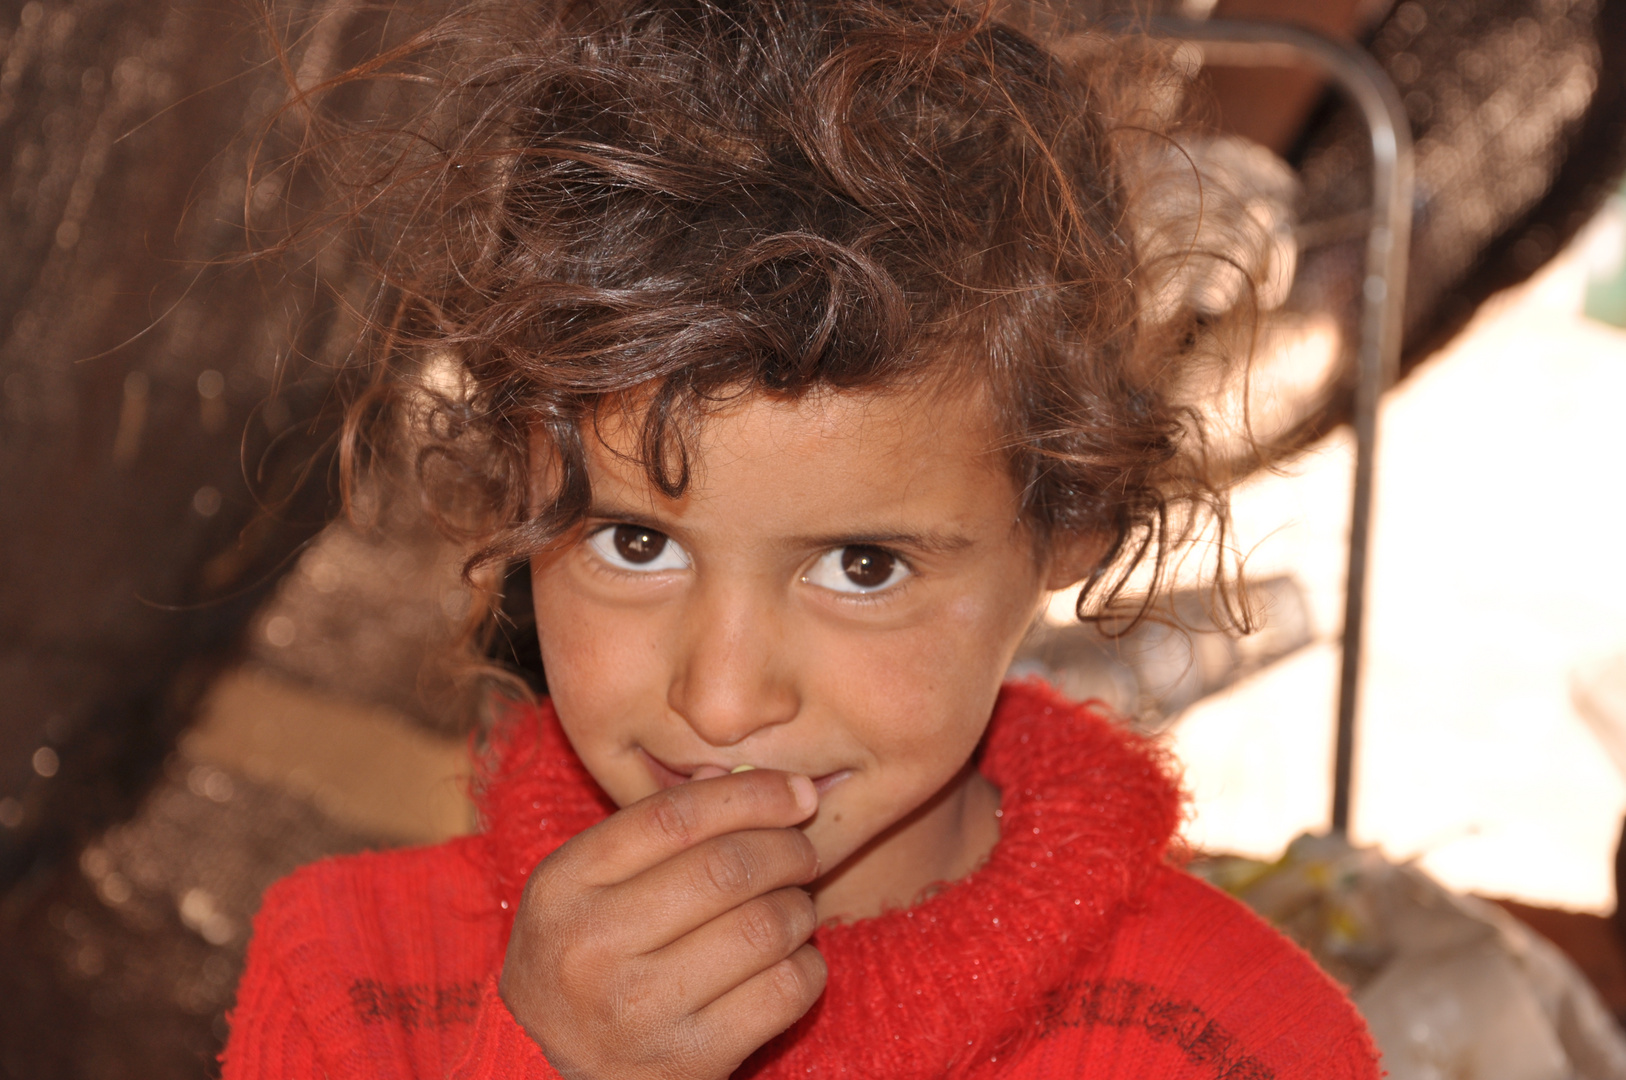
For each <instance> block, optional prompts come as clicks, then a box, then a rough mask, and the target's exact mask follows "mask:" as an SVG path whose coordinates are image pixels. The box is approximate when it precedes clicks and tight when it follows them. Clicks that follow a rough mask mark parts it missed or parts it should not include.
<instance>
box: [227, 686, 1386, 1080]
mask: <svg viewBox="0 0 1626 1080" xmlns="http://www.w3.org/2000/svg"><path fill="white" fill-rule="evenodd" d="M493 763H494V764H493V768H492V770H491V774H490V775H489V776H488V777H487V782H486V785H485V790H484V794H483V796H482V799H481V808H482V811H483V814H484V816H485V819H486V821H487V823H488V827H487V829H486V831H485V833H483V834H482V835H479V836H474V837H468V838H464V839H460V840H455V841H452V842H451V843H448V844H442V845H440V846H438V847H432V848H422V849H416V850H406V851H393V852H386V853H380V854H370V855H360V856H354V857H350V858H342V859H333V860H329V861H326V862H323V863H318V864H316V865H314V866H310V867H307V868H305V869H304V870H301V871H299V872H298V873H296V874H294V875H292V876H291V877H289V878H287V879H286V880H284V881H282V882H281V883H279V884H278V885H277V886H276V887H274V888H273V889H272V890H271V891H270V892H269V893H268V894H267V895H266V900H265V906H264V909H263V910H262V911H261V912H260V915H259V916H258V918H257V919H256V920H255V924H254V939H253V942H252V944H251V947H250V949H249V958H248V969H247V971H246V972H245V974H244V976H243V981H242V983H241V985H239V987H238V992H237V993H238V1000H237V1008H236V1010H235V1012H234V1013H233V1015H232V1026H231V1039H230V1041H229V1042H228V1043H227V1046H226V1051H225V1054H224V1055H223V1057H222V1060H223V1062H224V1064H225V1074H224V1075H225V1080H260V1078H265V1080H270V1078H283V1077H289V1078H291V1077H329V1078H332V1080H349V1078H355V1080H362V1078H366V1080H384V1078H397V1077H399V1078H406V1077H458V1078H468V1080H473V1078H497V1077H514V1078H518V1077H535V1078H551V1077H555V1076H556V1075H557V1074H556V1073H555V1072H554V1071H553V1070H552V1069H551V1068H550V1066H549V1065H548V1063H547V1061H546V1059H545V1058H544V1057H543V1055H542V1053H541V1051H540V1050H539V1049H538V1048H537V1046H536V1045H535V1044H534V1043H533V1042H531V1041H530V1039H529V1038H528V1037H527V1036H526V1035H525V1033H524V1031H523V1029H521V1028H520V1026H519V1025H518V1023H517V1022H516V1021H515V1020H514V1018H513V1017H512V1016H511V1015H510V1014H509V1012H508V1010H507V1008H506V1007H505V1006H504V1005H503V1003H502V1001H501V999H500V998H499V997H498V996H497V991H496V973H497V971H498V970H499V969H500V968H501V965H502V959H503V951H504V948H505V945H506V943H507V940H508V933H509V929H510V927H511V925H512V918H513V912H514V910H515V907H516V905H517V904H518V900H519V894H520V889H521V888H522V886H523V885H524V881H525V878H526V877H527V876H528V874H529V873H530V870H531V868H532V867H533V866H535V865H536V863H537V862H538V861H539V860H540V859H541V858H542V857H543V856H544V855H546V854H547V853H548V852H550V851H552V850H553V849H554V848H555V847H557V846H558V845H559V844H561V843H563V842H564V841H565V840H566V839H568V838H569V837H571V836H573V835H575V834H576V833H577V832H579V831H581V830H582V829H584V828H586V827H587V826H589V825H591V824H593V823H594V822H596V821H598V820H601V819H602V818H603V817H604V816H605V815H606V814H607V813H608V812H610V810H611V809H612V807H611V805H610V804H609V802H608V800H607V799H606V798H605V796H604V794H603V793H602V792H601V791H600V790H599V789H598V788H597V786H596V785H595V784H594V783H593V782H592V780H591V778H590V777H589V776H588V775H587V773H586V770H585V769H583V768H582V766H581V764H580V762H579V761H578V760H577V759H576V757H575V755H574V753H572V752H571V750H570V748H569V745H568V744H567V743H566V742H565V740H564V736H563V734H562V732H561V731H560V730H559V727H558V722H557V720H555V719H554V717H553V714H552V712H551V710H549V709H548V708H547V707H546V706H544V707H542V708H540V709H537V710H533V711H531V712H529V713H527V714H524V715H523V716H521V717H518V718H516V719H515V720H513V721H511V722H510V723H509V724H508V725H507V726H506V727H505V728H504V730H503V732H502V736H501V738H500V740H499V742H498V745H497V746H496V748H495V753H494V755H493ZM980 766H981V769H982V771H983V773H984V774H985V775H986V776H987V777H988V778H989V779H990V780H991V781H993V782H994V784H996V785H997V786H998V787H999V788H1000V792H1001V814H1002V817H1001V822H1000V828H1001V837H1000V841H999V843H998V845H996V847H995V848H994V851H993V852H992V854H991V855H990V856H989V859H988V862H987V864H986V865H985V866H983V867H982V868H981V869H979V870H978V871H976V872H975V873H973V874H972V875H971V876H970V877H968V878H966V879H965V880H964V881H962V882H959V883H957V884H954V885H952V886H949V887H947V888H944V889H943V890H941V891H939V892H937V893H936V894H935V895H932V896H930V897H928V898H927V899H925V900H923V901H921V902H920V903H918V904H916V905H915V906H913V907H911V908H909V909H907V910H904V911H897V912H892V913H889V914H886V915H882V916H880V917H879V918H874V919H865V920H862V921H860V922H856V923H851V924H846V925H834V926H827V927H824V928H822V929H820V930H819V931H818V933H817V935H816V936H815V944H816V945H817V946H818V947H819V949H820V951H821V952H822V953H823V954H824V957H825V959H826V961H827V963H828V965H829V970H830V976H829V982H828V985H827V986H826V989H825V992H824V995H823V996H822V997H821V998H820V999H819V1001H818V1003H817V1004H816V1005H815V1006H814V1008H813V1010H812V1011H810V1012H809V1013H808V1014H807V1015H806V1016H805V1017H803V1018H802V1020H801V1021H800V1022H799V1023H798V1024H797V1025H796V1026H794V1027H793V1028H791V1030H790V1031H788V1032H786V1033H785V1034H784V1035H783V1036H781V1037H780V1038H778V1039H776V1040H774V1041H773V1042H771V1043H769V1044H768V1045H767V1046H766V1047H764V1048H763V1049H762V1050H761V1051H760V1052H759V1053H758V1054H757V1055H755V1056H754V1057H752V1058H751V1059H750V1060H748V1061H747V1062H746V1064H745V1065H744V1066H743V1067H742V1068H741V1069H740V1071H739V1072H738V1073H737V1074H736V1075H737V1076H742V1077H747V1076H748V1077H761V1078H763V1080H768V1078H770V1077H790V1076H797V1077H801V1076H806V1075H818V1076H834V1075H851V1076H860V1077H866V1078H875V1077H886V1078H888V1080H902V1078H907V1077H921V1078H925V1077H946V1076H955V1077H973V1076H976V1077H984V1076H986V1077H993V1076H998V1077H1002V1078H1004V1077H1008V1078H1023V1080H1026V1078H1034V1080H1039V1078H1053V1077H1054V1078H1061V1077H1090V1078H1092V1080H1095V1078H1099V1080H1112V1078H1123V1080H1128V1078H1131V1077H1133V1078H1137V1080H1138V1078H1149V1077H1159V1078H1163V1077H1166V1078H1170V1080H1173V1078H1181V1080H1184V1078H1191V1080H1196V1078H1204V1080H1220V1078H1229V1080H1265V1078H1270V1077H1275V1078H1279V1080H1287V1078H1290V1077H1295V1078H1296V1077H1306V1078H1308V1077H1316V1078H1328V1080H1344V1078H1348V1080H1355V1078H1361V1080H1373V1078H1376V1077H1377V1075H1378V1071H1377V1065H1376V1054H1375V1053H1374V1051H1373V1049H1372V1043H1371V1040H1370V1039H1369V1038H1368V1036H1367V1033H1366V1029H1365V1027H1364V1025H1363V1024H1362V1023H1361V1020H1360V1018H1359V1017H1358V1016H1357V1015H1356V1013H1355V1011H1354V1009H1353V1008H1352V1007H1351V1006H1350V1004H1349V1002H1348V1001H1347V1000H1346V999H1345V998H1344V996H1343V995H1342V994H1341V993H1340V992H1339V990H1338V988H1337V987H1336V986H1335V985H1334V984H1333V983H1332V982H1331V981H1330V980H1328V979H1327V977H1326V976H1324V975H1323V974H1322V973H1321V972H1320V971H1319V969H1317V968H1316V967H1315V965H1314V964H1313V963H1312V962H1311V961H1310V959H1309V958H1308V957H1307V956H1305V955H1304V954H1303V953H1302V952H1300V951H1299V950H1298V949H1297V948H1296V947H1295V946H1293V945H1292V944H1291V943H1290V942H1288V941H1286V940H1285V939H1284V938H1282V937H1280V936H1279V935H1278V934H1277V933H1276V932H1275V931H1273V930H1271V929H1270V928H1269V927H1267V926H1266V925H1264V924H1263V923H1261V922H1260V921H1259V920H1258V919H1256V918H1255V917H1254V916H1253V915H1252V914H1250V913H1249V912H1248V911H1247V910H1246V909H1244V908H1242V907H1241V906H1240V905H1238V904H1237V903H1235V902H1234V901H1232V900H1231V899H1229V898H1228V897H1226V896H1224V895H1223V894H1221V893H1219V892H1216V891H1215V890H1213V889H1211V888H1209V887H1208V886H1207V885H1204V884H1202V883H1201V882H1199V881H1197V880H1195V879H1193V878H1191V877H1189V876H1187V875H1186V874H1183V873H1181V872H1180V871H1179V870H1176V869H1174V868H1172V867H1170V866H1169V865H1167V863H1166V862H1165V861H1164V856H1165V853H1166V849H1167V848H1168V845H1169V843H1170V840H1171V838H1172V836H1173V834H1174V829H1175V826H1176V825H1177V824H1178V814H1179V800H1178V794H1177V791H1176V788H1175V785H1174V783H1173V781H1172V780H1171V779H1170V778H1169V773H1168V769H1167V767H1166V765H1165V763H1164V762H1163V760H1162V759H1161V758H1160V757H1159V756H1158V754H1157V753H1156V752H1155V751H1154V750H1153V749H1151V748H1150V747H1148V745H1147V744H1146V743H1144V742H1143V741H1141V740H1139V739H1137V738H1135V737H1133V736H1131V735H1129V734H1126V733H1125V732H1124V731H1123V730H1122V729H1121V728H1119V727H1118V726H1116V725H1114V724H1112V723H1111V722H1110V721H1108V720H1107V719H1105V718H1104V717H1102V716H1101V715H1099V714H1098V713H1097V712H1095V711H1093V710H1092V709H1091V708H1090V707H1088V706H1077V705H1072V704H1070V703H1067V702H1065V701H1063V700H1061V699H1060V698H1057V697H1055V696H1054V695H1053V694H1051V693H1050V692H1049V691H1048V690H1046V689H1044V688H1042V687H1041V686H1039V685H1038V684H1018V685H1012V686H1007V687H1006V689H1005V691H1004V693H1003V694H1002V695H1001V697H1000V702H999V705H998V707H997V708H996V710H995V715H994V720H993V723H992V724H991V726H990V729H989V734H988V738H987V741H986V743H985V745H984V749H983V755H982V760H981V763H980Z"/></svg>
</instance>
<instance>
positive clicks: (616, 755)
mask: <svg viewBox="0 0 1626 1080" xmlns="http://www.w3.org/2000/svg"><path fill="white" fill-rule="evenodd" d="M532 592H533V595H534V596H535V597H536V602H535V606H536V625H537V633H538V636H539V637H540V639H541V643H542V670H543V673H544V674H545V675H546V677H547V681H548V695H549V697H550V698H551V699H552V702H553V707H554V710H555V711H556V712H557V713H558V715H559V721H560V723H561V724H562V725H563V727H564V729H565V734H566V735H567V736H568V737H569V739H570V742H571V745H572V746H574V747H575V749H576V752H577V754H578V755H580V757H581V759H582V762H583V764H585V765H586V766H587V768H588V771H589V772H591V773H592V774H593V777H594V779H596V780H598V782H599V783H600V784H601V785H602V786H603V787H604V789H605V790H606V791H607V792H609V794H610V795H611V797H613V798H614V799H615V800H616V801H617V802H618V803H621V804H622V805H625V803H626V802H627V801H636V799H638V798H641V797H642V796H643V795H645V794H647V792H644V791H641V790H635V789H636V788H637V787H638V784H639V783H640V782H641V781H643V780H646V779H647V777H645V776H644V775H643V774H642V773H641V772H639V771H638V770H636V769H631V768H628V767H627V765H628V763H627V762H626V761H624V760H622V759H623V758H625V757H626V755H625V754H623V753H621V751H622V750H623V749H624V748H625V745H626V743H627V742H628V740H629V739H630V738H631V736H632V731H633V728H634V727H635V725H636V723H637V721H638V719H639V718H640V717H644V716H647V715H648V714H649V713H650V712H651V710H652V709H654V710H657V711H658V710H659V708H660V705H661V703H662V702H664V700H665V693H664V691H665V683H664V682H663V681H662V679H661V673H662V672H663V671H664V662H663V659H662V656H661V653H660V648H659V643H660V637H661V628H660V626H659V620H657V619H653V618H651V617H650V616H649V613H648V612H630V611H626V610H622V609H618V608H615V607H613V606H609V605H605V604H602V603H594V602H593V601H592V600H591V599H589V598H588V597H585V596H583V595H582V593H581V591H580V590H579V589H577V588H575V587H573V585H572V582H571V580H570V574H569V573H568V570H566V569H562V568H559V567H551V568H543V569H539V570H535V571H533V575H532ZM623 774H625V775H623Z"/></svg>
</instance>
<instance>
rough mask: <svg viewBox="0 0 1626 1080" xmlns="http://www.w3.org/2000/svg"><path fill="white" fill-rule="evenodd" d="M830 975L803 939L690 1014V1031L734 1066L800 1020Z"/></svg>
mask: <svg viewBox="0 0 1626 1080" xmlns="http://www.w3.org/2000/svg"><path fill="white" fill-rule="evenodd" d="M828 976H829V971H828V969H827V968H826V967H825V966H824V957H822V956H820V955H819V950H817V949H815V948H814V947H813V946H811V945H803V946H802V947H801V948H799V949H797V950H796V951H795V952H794V953H792V954H790V955H789V956H787V957H786V958H785V959H783V960H781V961H779V963H777V964H775V965H773V966H772V967H770V968H768V969H766V970H765V971H762V972H760V973H758V974H757V975H755V976H753V977H751V978H750V979H747V980H746V981H745V982H743V983H741V984H740V985H739V986H736V987H735V988H734V989H732V990H730V991H729V992H728V993H726V994H724V995H723V996H722V997H720V998H718V999H717V1000H716V1001H714V1002H712V1003H711V1004H710V1005H707V1006H706V1007H705V1008H704V1009H701V1010H700V1011H699V1012H698V1013H696V1014H694V1016H693V1017H691V1018H690V1021H689V1023H690V1032H691V1033H692V1034H691V1037H692V1038H693V1039H694V1040H695V1041H696V1043H697V1044H698V1045H700V1046H704V1047H707V1048H708V1049H709V1050H711V1051H712V1052H713V1053H715V1054H716V1056H717V1057H719V1058H722V1059H724V1060H727V1061H731V1062H733V1063H734V1064H735V1065H736V1066H737V1065H738V1063H739V1062H741V1061H744V1060H745V1059H746V1058H748V1057H750V1056H751V1054H753V1053H754V1052H755V1051H756V1050H757V1048H758V1047H760V1046H761V1045H762V1044H763V1043H765V1042H767V1041H768V1040H769V1039H771V1038H773V1037H774V1036H775V1035H778V1034H779V1033H780V1032H782V1031H784V1030H785V1029H786V1028H788V1027H790V1026H791V1025H792V1024H794V1023H795V1022H796V1021H797V1020H800V1019H801V1018H802V1015H803V1014H804V1013H806V1012H807V1010H809V1009H811V1008H812V1007H813V1003H814V1002H815V1001H817V1000H818V999H819V995H820V994H822V993H823V992H824V983H825V980H826V979H827V978H828Z"/></svg>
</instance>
